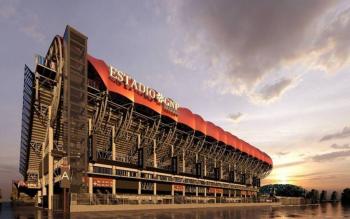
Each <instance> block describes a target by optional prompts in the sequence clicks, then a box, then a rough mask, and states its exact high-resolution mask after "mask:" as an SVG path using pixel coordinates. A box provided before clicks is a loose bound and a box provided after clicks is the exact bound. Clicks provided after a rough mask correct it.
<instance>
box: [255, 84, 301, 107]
mask: <svg viewBox="0 0 350 219" xmlns="http://www.w3.org/2000/svg"><path fill="white" fill-rule="evenodd" d="M294 81H295V80H294V79H291V78H282V79H280V80H279V81H277V82H275V83H272V84H268V85H265V86H264V87H263V88H262V89H260V90H259V91H258V92H257V93H256V95H255V98H256V99H258V100H260V101H262V102H269V101H273V100H276V99H278V98H279V97H281V96H282V95H283V93H285V92H286V91H287V90H288V89H289V88H291V87H292V85H293V82H294Z"/></svg>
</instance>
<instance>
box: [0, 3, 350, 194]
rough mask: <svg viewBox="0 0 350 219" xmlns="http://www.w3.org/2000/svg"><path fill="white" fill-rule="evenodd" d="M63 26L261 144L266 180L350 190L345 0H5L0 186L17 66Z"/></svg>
mask: <svg viewBox="0 0 350 219" xmlns="http://www.w3.org/2000/svg"><path fill="white" fill-rule="evenodd" d="M67 24H69V25H71V26H73V27H75V28H76V29H78V30H79V31H80V32H82V33H84V34H85V35H86V36H88V52H89V54H91V55H93V56H95V57H97V58H100V59H103V60H105V61H106V62H107V63H109V64H111V65H113V66H115V67H117V68H118V69H121V70H122V71H125V72H127V73H128V74H129V75H132V76H134V78H135V79H136V80H138V81H141V82H143V83H144V84H146V85H148V86H150V87H154V88H156V89H157V90H159V91H160V92H161V93H163V94H164V95H166V96H168V97H172V98H173V99H174V100H176V101H177V102H178V103H179V104H180V105H181V106H184V107H188V108H190V109H191V110H192V111H193V112H194V113H197V114H200V115H202V116H203V117H204V118H205V119H206V120H208V121H212V122H214V123H215V124H217V125H218V126H220V127H222V128H224V129H225V130H227V131H230V132H231V133H233V134H234V135H237V136H238V137H239V138H242V139H244V140H246V141H248V142H249V143H251V144H252V145H254V146H256V147H258V148H260V149H261V150H263V151H265V152H267V153H268V154H269V155H270V156H271V157H272V159H273V162H274V168H273V171H272V172H271V174H270V175H269V176H268V177H267V178H266V179H264V180H263V184H268V183H292V184H296V185H300V186H303V187H305V188H307V189H311V188H316V189H327V190H341V189H343V188H344V187H350V172H349V167H350V98H349V97H350V86H349V84H350V74H349V71H350V55H349V54H350V2H349V1H346V0H343V1H328V0H308V1H304V0H265V1H260V0H241V1H240V0H215V1H210V0H200V1H199V0H179V1H170V0H168V1H167V0H144V1H141V0H139V1H136V0H131V1H108V0H106V1H82V0H81V1H72V2H71V1H64V0H62V1H50V0H49V1H36V0H33V1H24V0H0V75H1V79H0V102H1V104H0V110H1V112H0V121H1V122H0V148H1V153H0V188H2V190H3V191H4V192H3V193H5V195H8V194H9V191H10V182H11V180H12V179H19V178H20V177H21V176H20V174H19V173H18V165H19V147H20V131H21V111H22V89H23V69H24V65H25V64H27V65H28V66H29V67H31V68H32V69H33V63H34V55H35V54H41V55H44V54H46V51H47V49H48V47H49V45H50V43H51V41H52V39H53V37H54V36H55V35H57V34H59V35H62V34H63V32H64V29H65V26H66V25H67Z"/></svg>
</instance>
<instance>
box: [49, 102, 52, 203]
mask: <svg viewBox="0 0 350 219" xmlns="http://www.w3.org/2000/svg"><path fill="white" fill-rule="evenodd" d="M51 111H52V107H51V106H49V118H48V121H51V116H52V112H51ZM48 135H49V136H48V159H49V162H48V165H49V168H48V171H49V176H48V181H49V182H48V189H49V192H48V193H49V194H48V204H49V205H48V209H49V210H52V207H53V203H52V202H53V157H52V154H51V152H52V150H53V128H52V127H51V125H50V126H49V132H48Z"/></svg>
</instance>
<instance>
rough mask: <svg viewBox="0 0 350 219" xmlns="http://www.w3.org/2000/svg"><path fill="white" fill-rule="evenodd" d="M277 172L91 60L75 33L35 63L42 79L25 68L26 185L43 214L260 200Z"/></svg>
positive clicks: (266, 160) (223, 134) (216, 130)
mask: <svg viewBox="0 0 350 219" xmlns="http://www.w3.org/2000/svg"><path fill="white" fill-rule="evenodd" d="M272 165H273V164H272V160H271V158H270V157H269V156H268V155H267V154H266V153H264V152H262V151H261V150H259V149H258V148H256V147H254V146H252V145H250V144H249V143H247V142H245V141H243V140H242V139H239V138H238V137H236V136H234V135H232V134H231V133H229V132H227V131H224V130H223V129H222V128H220V127H218V126H216V125H215V124H213V123H211V122H208V121H205V120H204V119H203V118H202V117H201V116H199V115H197V114H194V113H192V112H191V111H190V110H189V109H186V108H184V107H180V106H179V105H178V104H177V103H176V102H175V101H174V100H172V99H171V98H168V97H166V96H164V95H162V94H161V93H159V92H158V91H156V90H155V89H153V88H151V87H148V86H147V85H144V84H143V83H141V82H139V81H137V80H136V79H134V78H133V77H132V76H131V75H129V74H127V73H126V72H122V71H120V70H118V69H117V68H115V67H113V66H110V65H108V64H106V63H105V62H104V61H102V60H100V59H97V58H95V57H93V56H91V55H89V54H88V53H87V37H86V36H84V35H83V34H81V33H80V32H78V31H77V30H75V29H74V28H72V27H70V26H67V28H66V31H65V33H64V35H63V37H61V36H56V37H55V38H54V39H53V41H52V43H51V45H50V47H49V49H48V52H47V54H46V56H39V55H37V56H36V58H35V66H34V71H32V70H30V68H29V67H28V66H25V71H24V89H23V111H22V131H21V151H20V173H21V174H22V175H23V177H24V182H23V183H22V184H21V185H22V187H25V188H26V189H28V190H31V191H32V193H33V191H34V193H33V194H36V195H35V198H36V202H37V205H38V206H42V207H44V208H48V209H54V210H55V209H64V210H66V211H69V208H70V206H72V205H77V204H101V203H102V202H103V204H120V203H138V204H142V203H148V202H149V201H150V200H151V201H152V203H188V202H193V201H194V202H196V203H198V202H199V203H203V202H214V203H215V202H233V201H235V200H239V199H243V198H244V199H254V198H255V197H256V195H257V191H258V188H259V187H260V180H261V179H262V178H264V177H266V176H267V175H268V174H269V173H270V171H271V169H272ZM101 197H102V198H101ZM150 197H151V198H150ZM121 200H122V201H121Z"/></svg>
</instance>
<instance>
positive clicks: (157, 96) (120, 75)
mask: <svg viewBox="0 0 350 219" xmlns="http://www.w3.org/2000/svg"><path fill="white" fill-rule="evenodd" d="M109 78H110V79H111V80H112V81H114V82H116V83H121V84H123V85H124V86H125V87H126V88H128V89H132V90H134V91H136V92H138V93H139V94H142V95H144V96H145V97H146V98H148V99H150V100H154V101H156V102H158V103H159V104H162V105H163V106H164V107H165V108H166V109H167V110H169V111H171V112H173V113H175V114H177V109H178V108H179V104H178V103H176V102H175V101H174V100H172V99H171V98H168V97H164V96H163V95H162V94H161V93H159V92H158V91H156V90H155V89H153V88H151V87H147V86H145V85H144V84H142V83H141V82H138V81H136V80H135V79H134V78H132V77H131V76H129V75H128V74H126V73H124V72H122V71H120V70H118V69H116V68H114V67H113V66H110V68H109Z"/></svg>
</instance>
